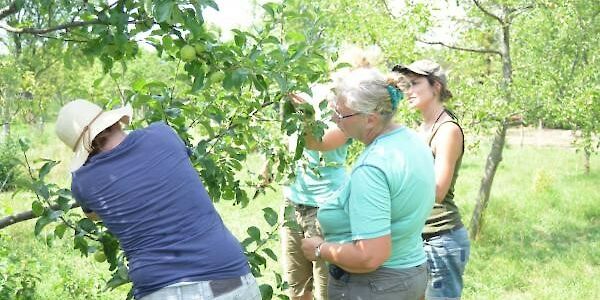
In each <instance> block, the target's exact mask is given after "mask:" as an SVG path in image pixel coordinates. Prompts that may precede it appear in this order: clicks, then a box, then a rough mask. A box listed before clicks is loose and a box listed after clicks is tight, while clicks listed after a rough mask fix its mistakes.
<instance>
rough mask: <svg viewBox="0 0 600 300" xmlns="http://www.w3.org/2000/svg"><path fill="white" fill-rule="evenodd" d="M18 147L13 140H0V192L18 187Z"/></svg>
mask: <svg viewBox="0 0 600 300" xmlns="http://www.w3.org/2000/svg"><path fill="white" fill-rule="evenodd" d="M19 154H20V152H19V145H18V143H17V142H16V141H15V140H14V139H10V138H7V139H4V140H0V192H3V191H8V190H13V189H15V188H17V187H18V186H19V181H20V180H19V179H20V177H21V172H22V169H21V160H20V159H19V156H20V155H19Z"/></svg>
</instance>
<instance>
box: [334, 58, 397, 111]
mask: <svg viewBox="0 0 600 300" xmlns="http://www.w3.org/2000/svg"><path fill="white" fill-rule="evenodd" d="M380 57H381V50H379V48H378V47H369V48H367V49H364V50H362V49H360V48H358V47H352V48H350V49H349V50H347V51H345V52H343V53H342V54H341V55H340V59H343V60H344V62H348V63H350V64H351V65H352V67H350V68H349V69H346V70H343V71H341V72H337V73H336V74H335V76H333V77H334V91H335V94H336V101H343V102H344V104H346V106H348V108H350V109H352V110H355V111H357V112H361V113H366V114H369V113H379V114H380V115H382V116H383V117H384V121H386V122H388V121H389V120H391V119H392V117H393V116H394V114H395V113H396V109H397V108H396V107H393V105H392V98H391V95H390V92H389V91H388V86H392V87H393V88H397V86H398V83H399V82H400V81H401V80H403V78H404V77H403V76H402V75H399V74H390V75H384V74H383V73H382V72H381V71H379V70H378V69H377V68H376V67H375V63H376V62H377V61H379V60H380Z"/></svg>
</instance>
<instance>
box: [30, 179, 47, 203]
mask: <svg viewBox="0 0 600 300" xmlns="http://www.w3.org/2000/svg"><path fill="white" fill-rule="evenodd" d="M33 189H34V191H35V193H36V194H37V195H38V196H40V197H42V198H44V199H45V200H48V198H50V191H49V190H48V186H46V185H45V184H44V183H43V182H41V181H35V182H34V183H33Z"/></svg>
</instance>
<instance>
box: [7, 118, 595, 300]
mask: <svg viewBox="0 0 600 300" xmlns="http://www.w3.org/2000/svg"><path fill="white" fill-rule="evenodd" d="M17 132H19V134H25V135H29V136H30V137H31V139H32V140H33V141H34V142H35V143H34V145H35V147H34V149H32V151H31V152H32V154H31V155H32V157H35V158H39V157H50V158H54V159H60V160H63V161H69V159H68V157H69V155H70V153H69V151H68V150H67V149H66V148H65V147H62V146H61V145H60V144H59V142H58V140H57V139H56V138H55V137H54V135H53V133H52V132H51V131H50V130H46V132H45V134H44V135H43V137H40V136H39V134H37V133H36V132H32V131H28V130H27V129H26V128H17ZM487 150H488V148H487V147H485V146H483V147H481V148H480V150H478V151H473V152H469V153H467V156H466V157H465V160H464V162H463V167H462V169H461V175H460V177H459V181H458V183H457V191H456V194H457V196H456V199H457V200H456V201H457V203H458V205H459V207H460V208H461V213H462V215H463V221H464V222H465V224H468V221H469V220H470V217H471V213H472V210H473V207H474V199H475V197H476V195H477V192H478V188H479V181H480V178H481V175H482V174H483V164H484V162H485V156H486V154H487ZM247 167H248V168H249V169H256V168H257V165H256V164H253V165H251V166H247ZM591 167H592V173H591V174H589V175H584V174H583V159H582V155H581V154H580V153H575V151H574V150H572V149H564V148H539V147H527V146H526V147H523V148H520V147H508V148H507V149H506V150H505V155H504V161H503V162H502V164H501V165H500V167H499V169H498V172H497V175H496V178H495V180H494V186H493V189H492V198H491V200H490V203H489V206H488V209H487V211H486V215H485V219H484V225H483V229H482V232H481V235H480V237H479V239H478V240H477V241H473V242H472V249H471V258H470V261H469V264H468V266H467V271H466V274H465V290H464V299H598V298H600V281H598V280H597V278H598V277H599V276H600V251H599V250H598V249H600V207H599V206H598V203H600V193H599V192H598V188H599V186H600V164H599V163H598V156H594V157H593V158H592V164H591ZM49 176H50V178H51V180H52V181H54V182H57V183H59V184H60V185H67V184H68V182H69V178H68V173H67V165H66V163H61V164H60V165H59V166H58V167H56V168H55V169H54V170H53V171H52V172H51V173H50V175H49ZM281 198H282V197H281V191H280V189H279V188H278V189H277V190H276V191H270V192H268V193H267V194H266V195H263V196H261V197H259V198H258V199H256V200H255V201H253V202H251V203H250V204H249V205H248V207H247V208H246V209H240V208H239V207H235V206H232V205H231V203H230V202H226V201H222V202H219V203H216V204H215V205H216V207H217V209H218V210H219V212H220V213H221V215H222V216H223V220H224V222H225V223H226V224H227V226H228V227H229V228H230V229H231V231H232V232H233V233H234V234H235V235H236V236H238V237H239V238H240V239H243V238H244V237H245V236H246V234H245V230H246V228H247V227H248V226H251V225H254V226H258V227H260V228H261V229H265V228H267V224H266V222H264V221H263V218H262V211H261V209H262V208H264V207H267V206H268V207H272V208H273V209H275V210H276V211H279V208H280V205H281V202H282V201H281ZM31 199H32V195H31V194H27V193H20V194H17V195H16V196H15V197H14V198H11V194H10V193H3V194H0V207H1V208H4V211H5V213H7V212H9V211H14V212H19V211H22V210H26V209H29V207H30V203H31ZM1 211H2V210H0V212H1ZM33 224H34V222H33V221H28V222H24V223H21V224H17V225H14V226H11V227H9V228H7V229H4V230H2V231H0V237H2V239H0V247H2V248H3V249H0V250H5V252H8V253H10V255H9V256H10V257H11V260H8V264H9V265H11V266H12V268H16V269H18V268H22V269H27V270H29V272H30V273H32V274H37V276H40V277H41V278H42V280H41V281H39V283H38V284H37V285H36V287H35V290H36V296H35V299H123V298H124V297H125V295H126V293H127V288H123V289H118V290H116V291H106V292H104V291H103V284H104V280H106V279H107V278H108V276H109V272H108V270H107V269H106V267H107V265H106V264H99V263H96V262H94V261H93V259H91V258H85V257H81V256H80V255H79V253H78V252H77V250H74V249H72V248H73V247H72V241H71V240H70V239H69V238H68V237H66V238H65V239H64V240H55V241H54V244H53V246H52V247H48V246H46V242H45V238H44V236H43V235H41V236H40V237H34V235H33ZM269 246H270V247H271V248H273V249H274V250H275V252H276V253H277V252H278V251H279V249H280V248H279V245H278V243H277V242H272V243H271V244H269ZM2 253H3V252H1V251H0V263H1V261H2V260H1V259H2ZM1 267H2V266H1V265H0V268H1ZM272 270H275V271H277V270H280V266H279V264H278V263H277V262H274V261H269V263H268V271H266V272H265V276H264V277H262V278H260V279H259V282H260V283H273V281H274V276H273V274H272V272H271V271H272Z"/></svg>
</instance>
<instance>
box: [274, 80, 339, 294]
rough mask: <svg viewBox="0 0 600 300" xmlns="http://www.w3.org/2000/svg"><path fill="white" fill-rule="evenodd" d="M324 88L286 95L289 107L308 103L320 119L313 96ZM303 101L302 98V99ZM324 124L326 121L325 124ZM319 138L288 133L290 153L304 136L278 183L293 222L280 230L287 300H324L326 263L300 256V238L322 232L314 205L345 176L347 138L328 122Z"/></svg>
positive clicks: (317, 96) (321, 93)
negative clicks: (283, 181) (290, 171)
mask: <svg viewBox="0 0 600 300" xmlns="http://www.w3.org/2000/svg"><path fill="white" fill-rule="evenodd" d="M328 92H330V90H329V88H328V87H327V86H325V85H318V86H315V87H313V96H314V97H310V96H309V95H306V94H291V95H289V97H290V100H291V101H292V103H293V104H295V105H300V104H301V103H309V104H311V105H312V106H313V108H314V109H315V111H316V117H317V118H321V117H320V116H321V114H322V112H321V111H320V109H319V103H318V102H319V100H322V99H324V98H325V97H326V94H327V93H328ZM307 100H308V101H307ZM329 123H330V122H329ZM328 125H329V128H328V129H327V130H326V131H325V133H324V135H323V137H322V139H321V140H317V139H315V138H312V136H300V137H290V141H289V144H290V150H291V151H292V152H294V151H295V146H296V139H297V138H304V139H305V141H304V142H305V148H304V150H303V152H302V158H301V159H300V160H298V161H297V162H296V168H295V177H294V180H293V181H292V182H291V183H290V184H288V185H286V186H284V187H283V194H284V202H285V204H284V207H292V208H293V211H294V221H295V223H296V224H297V225H298V226H284V227H282V229H281V231H280V236H281V244H282V259H281V261H282V266H283V273H284V277H285V279H286V281H287V282H288V283H289V287H290V288H289V289H288V293H289V295H290V298H291V299H292V300H312V299H313V297H314V299H317V300H327V276H328V271H327V266H326V265H325V263H324V262H323V261H315V262H313V261H310V260H307V259H306V257H304V255H303V254H302V250H301V241H302V239H304V238H307V237H315V236H318V237H320V236H322V233H321V228H320V225H319V222H318V221H317V209H318V208H319V207H320V206H321V205H323V204H324V203H326V202H328V201H330V199H332V198H333V197H334V196H335V191H336V190H337V189H339V188H340V187H341V186H342V185H343V183H344V182H345V179H346V176H347V175H346V170H345V163H346V154H347V152H348V144H349V140H348V137H347V136H346V135H345V134H344V133H343V132H342V131H341V130H340V129H339V128H338V127H337V126H336V125H335V124H333V123H330V124H328Z"/></svg>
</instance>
